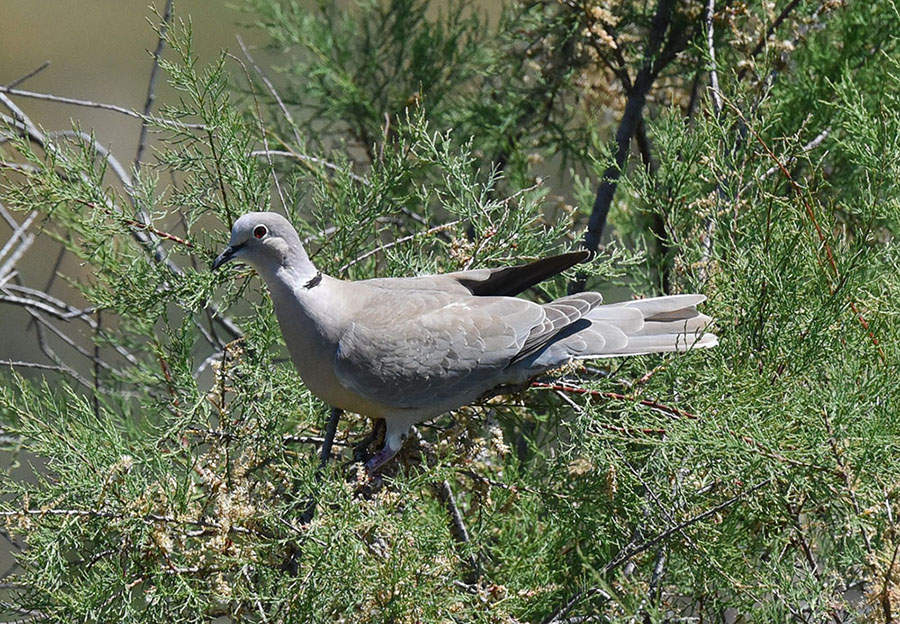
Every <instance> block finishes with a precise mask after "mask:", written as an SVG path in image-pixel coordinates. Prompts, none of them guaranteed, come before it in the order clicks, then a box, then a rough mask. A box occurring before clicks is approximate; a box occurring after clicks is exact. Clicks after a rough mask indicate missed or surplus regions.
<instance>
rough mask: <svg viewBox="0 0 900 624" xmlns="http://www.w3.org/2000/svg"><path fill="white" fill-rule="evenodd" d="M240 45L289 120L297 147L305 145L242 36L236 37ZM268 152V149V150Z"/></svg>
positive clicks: (286, 108) (290, 116)
mask: <svg viewBox="0 0 900 624" xmlns="http://www.w3.org/2000/svg"><path fill="white" fill-rule="evenodd" d="M236 37H237V40H238V44H240V46H241V51H242V52H243V53H244V56H246V57H247V60H248V61H250V65H252V66H253V71H255V72H256V73H257V74H258V75H259V78H260V80H262V81H263V84H264V85H266V88H267V89H268V90H269V93H271V94H272V97H273V98H275V102H276V103H277V104H278V108H279V109H281V114H282V115H284V118H285V119H286V120H287V122H288V125H290V127H291V130H292V131H293V133H294V140H295V141H296V142H297V145H298V146H299V145H300V144H302V143H303V141H302V140H301V138H300V131H299V130H298V129H297V123H296V122H295V121H294V117H293V116H292V115H291V111H289V110H288V107H287V106H285V104H284V100H282V99H281V96H280V95H279V94H278V90H277V89H276V88H275V85H274V84H272V81H271V80H269V77H268V76H267V75H266V72H265V71H263V69H262V68H261V67H260V66H259V65H258V64H257V63H256V60H254V58H253V57H252V56H251V55H250V51H249V50H248V49H247V46H246V45H245V44H244V40H243V39H242V38H241V36H240V35H236ZM266 149H267V150H268V148H266Z"/></svg>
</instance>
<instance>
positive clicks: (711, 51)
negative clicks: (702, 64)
mask: <svg viewBox="0 0 900 624" xmlns="http://www.w3.org/2000/svg"><path fill="white" fill-rule="evenodd" d="M715 12H716V0H707V2H706V53H707V54H708V55H709V86H710V88H711V97H712V103H713V113H714V114H715V116H716V117H718V116H719V115H720V114H721V113H722V96H721V95H720V94H719V72H718V69H717V67H716V37H715V26H714V25H713V16H714V15H715Z"/></svg>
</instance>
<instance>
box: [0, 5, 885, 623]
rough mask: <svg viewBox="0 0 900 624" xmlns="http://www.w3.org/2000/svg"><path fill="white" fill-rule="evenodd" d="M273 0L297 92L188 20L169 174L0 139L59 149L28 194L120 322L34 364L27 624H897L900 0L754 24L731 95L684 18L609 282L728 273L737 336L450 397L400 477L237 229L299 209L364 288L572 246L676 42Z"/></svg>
mask: <svg viewBox="0 0 900 624" xmlns="http://www.w3.org/2000/svg"><path fill="white" fill-rule="evenodd" d="M249 6H250V7H251V8H252V9H253V10H255V11H257V12H258V15H260V22H261V26H262V27H263V28H264V29H265V30H266V32H268V33H269V35H270V36H271V39H272V42H273V46H275V47H276V48H277V49H279V50H280V51H281V52H282V54H283V56H282V57H280V58H282V59H283V60H282V64H283V65H284V70H285V71H284V79H283V82H284V87H283V92H282V95H283V96H285V97H284V99H283V102H284V104H283V105H284V106H285V108H282V105H281V104H279V103H278V102H276V101H275V98H274V97H273V94H272V93H270V92H269V90H268V89H267V88H266V87H265V85H263V84H261V83H260V84H257V83H256V82H255V81H254V82H253V83H248V82H247V77H248V75H249V74H248V73H245V71H244V67H243V66H242V65H243V63H241V62H238V61H236V60H235V58H234V57H232V56H230V55H227V54H223V55H222V56H221V57H220V58H219V59H218V60H217V61H215V62H214V63H212V64H211V65H209V66H208V67H206V66H202V65H201V64H200V63H199V62H198V60H197V59H196V57H195V55H194V53H193V51H192V48H191V32H190V23H189V22H187V23H180V24H177V25H176V26H174V27H173V28H171V29H170V30H169V32H168V35H167V43H168V45H169V46H170V50H171V54H170V55H169V57H168V60H166V61H165V62H164V63H163V68H164V69H165V71H166V72H167V74H168V76H169V80H170V82H171V84H173V85H174V86H175V88H176V89H177V90H178V93H179V94H180V100H179V101H178V102H176V103H172V104H169V105H168V106H167V107H165V108H164V109H163V110H161V111H160V112H159V115H158V116H157V117H156V118H155V121H154V122H153V125H154V126H155V130H156V131H157V132H158V133H159V134H160V137H161V141H160V144H159V147H158V150H157V153H156V157H155V166H153V167H150V166H144V167H142V168H141V171H140V173H139V175H138V176H137V178H136V179H134V180H130V179H129V180H126V179H124V178H123V176H122V175H119V174H117V173H116V171H115V168H114V167H112V162H111V161H110V160H109V159H107V158H106V157H105V156H104V152H103V150H102V149H101V148H102V146H97V145H96V144H95V143H93V140H92V139H91V138H90V137H89V136H85V135H79V137H80V138H76V139H74V140H69V141H56V140H54V139H51V138H49V137H48V136H46V135H40V133H39V132H38V133H37V134H34V133H33V134H32V135H31V136H30V137H25V136H21V132H19V130H21V128H18V127H16V125H15V120H11V121H9V122H8V123H9V124H10V129H11V131H12V132H13V134H16V135H17V138H16V139H15V140H13V141H10V142H8V143H6V144H3V145H2V146H0V149H2V150H3V153H2V154H0V156H2V158H0V160H2V161H3V162H13V161H18V162H22V163H27V164H30V165H32V167H31V168H6V167H5V168H4V172H5V181H4V183H3V191H2V193H3V198H4V199H3V201H4V204H5V205H8V206H9V207H11V208H13V209H15V210H16V211H18V212H19V213H20V214H26V213H28V212H30V211H32V210H36V211H38V212H39V214H40V215H41V218H42V224H43V225H42V227H43V230H44V231H45V232H46V233H48V234H49V235H51V236H54V237H56V239H57V240H58V241H60V243H62V244H63V245H65V247H66V248H67V250H68V252H69V253H71V254H73V255H74V256H75V257H76V258H78V260H79V261H80V262H81V263H83V264H84V265H86V266H89V267H90V269H91V272H90V277H89V278H87V279H80V280H79V279H78V278H77V277H75V276H71V277H70V285H71V286H72V297H73V300H76V301H79V302H80V303H79V305H81V304H83V303H84V302H86V304H87V305H88V306H90V308H87V309H84V310H82V309H79V310H77V311H75V312H73V311H72V310H70V309H69V308H66V310H68V312H65V313H66V314H69V315H70V316H69V317H68V319H62V318H60V319H58V320H59V321H60V323H61V322H62V321H63V320H67V321H68V322H70V323H75V324H79V325H78V327H79V330H84V333H85V335H86V337H87V339H88V340H89V342H90V343H92V344H90V349H93V348H94V346H95V345H96V349H97V350H98V351H97V352H96V353H99V356H100V357H95V358H94V359H92V360H89V361H90V362H91V366H89V367H85V366H83V365H82V366H79V365H76V364H71V365H69V363H67V362H65V361H62V359H60V360H59V361H57V362H56V363H57V364H58V365H59V366H60V368H61V369H62V370H61V371H60V372H59V374H56V373H49V372H48V373H47V375H46V376H45V378H44V379H41V378H40V377H38V376H34V377H29V378H23V377H20V376H18V375H15V374H12V373H3V375H4V383H3V384H2V385H0V427H2V430H3V433H4V437H3V440H4V444H7V445H8V446H9V449H8V450H9V452H10V453H13V454H14V456H15V457H16V458H17V460H18V462H17V463H16V465H14V469H11V471H10V474H9V475H8V478H5V479H4V480H3V481H2V483H0V514H2V516H0V517H2V520H3V530H4V532H6V533H8V534H10V535H11V536H13V537H14V538H16V539H19V540H21V541H22V542H23V544H24V545H25V547H24V548H23V549H22V550H21V551H19V552H18V553H17V557H18V563H19V568H18V569H17V570H16V572H15V574H14V576H13V577H11V578H10V581H11V584H10V587H9V588H6V589H4V592H5V594H4V595H3V596H2V600H3V604H4V605H5V606H6V607H7V608H8V609H9V612H10V614H15V615H24V616H26V617H32V616H34V617H36V619H38V620H40V621H48V622H76V621H84V622H106V621H123V622H158V621H166V620H169V621H173V622H182V621H183V622H194V621H196V622H207V621H212V620H213V619H215V618H216V617H219V616H226V617H227V618H229V621H236V622H276V621H278V622H330V621H354V622H356V621H358V622H444V621H462V622H469V621H473V622H556V623H561V622H576V621H588V620H578V619H575V618H577V617H581V616H596V619H595V620H590V621H610V622H626V621H634V620H635V619H636V618H640V619H642V620H643V621H648V622H651V621H653V622H655V621H683V620H684V619H686V618H701V619H702V620H704V621H735V620H740V621H798V620H802V621H823V620H831V621H857V620H858V621H874V622H878V621H889V620H890V618H891V613H892V612H893V613H896V611H897V609H900V598H898V596H900V583H898V581H897V577H898V576H900V574H898V572H897V570H896V566H897V561H896V559H897V552H898V548H900V542H898V540H897V536H896V529H895V526H894V518H895V515H896V514H897V513H898V512H900V506H898V496H900V485H898V484H900V443H898V440H900V424H898V420H897V417H896V415H897V413H898V407H900V388H898V385H897V384H896V376H897V372H898V363H900V324H898V323H897V318H898V316H900V304H898V302H900V279H898V276H900V252H898V249H897V245H896V243H895V241H894V240H893V236H894V235H895V232H896V231H897V228H898V226H900V213H898V206H900V194H898V191H897V185H896V183H895V180H896V179H897V175H896V173H897V172H896V169H897V164H896V163H898V162H900V141H898V139H897V137H898V136H900V88H898V87H900V57H898V48H897V38H896V36H895V33H897V32H900V30H898V26H900V16H898V14H897V11H896V9H895V7H894V6H893V4H892V3H890V2H877V3H874V4H871V3H870V4H866V5H865V6H864V5H863V4H861V3H851V4H848V5H847V6H843V5H841V4H840V3H830V2H829V3H825V4H822V5H817V4H812V3H799V4H794V3H791V7H792V10H793V11H794V12H793V13H791V12H790V11H789V12H788V14H787V16H786V18H784V19H779V20H778V22H777V23H774V22H773V20H775V19H776V18H777V16H778V15H779V12H780V11H781V10H782V8H783V7H779V8H778V11H775V12H774V13H769V12H768V11H769V9H767V8H765V7H755V6H743V5H742V7H743V8H740V9H739V8H735V7H734V6H732V5H723V6H722V7H718V12H717V13H716V15H715V18H714V20H713V24H714V27H715V29H716V30H715V37H714V41H715V43H716V51H717V61H716V66H715V69H716V72H717V74H718V79H719V81H720V83H721V89H720V92H721V96H722V106H721V109H719V108H718V107H717V105H716V104H715V103H714V100H713V98H711V97H710V96H709V92H708V91H707V90H706V89H705V86H704V85H705V83H706V80H707V78H706V77H707V75H708V72H709V70H710V69H711V67H712V59H711V57H710V55H709V50H708V49H707V47H706V41H707V40H706V31H705V25H704V19H703V16H704V10H705V6H706V3H703V4H702V5H701V4H698V3H690V2H684V3H682V2H676V3H673V6H674V13H673V27H672V30H671V31H670V39H667V42H668V43H667V42H663V45H662V50H663V56H664V54H665V50H667V49H669V48H668V47H667V46H669V45H671V46H672V49H673V50H674V49H675V48H677V47H678V46H681V48H679V50H680V51H678V52H676V53H673V55H672V60H671V64H670V65H666V67H665V70H664V71H662V73H661V75H660V76H659V77H657V80H658V81H659V82H658V83H657V84H658V86H657V90H656V91H654V92H653V93H654V97H651V98H650V101H649V104H648V106H647V108H645V109H644V126H643V130H642V132H646V136H647V137H648V138H649V149H650V157H651V158H650V161H649V162H644V163H641V162H637V161H636V158H633V159H632V160H633V161H635V162H632V163H631V164H630V166H628V167H627V168H626V169H625V171H624V172H623V173H624V177H623V179H622V182H621V184H620V186H619V188H618V191H617V193H616V196H615V201H614V204H613V208H612V211H611V213H610V224H611V226H612V228H613V229H612V233H611V234H608V235H607V239H606V240H607V241H608V244H607V245H606V249H605V251H606V252H607V254H605V255H602V256H601V257H600V258H598V259H597V260H595V261H594V263H593V264H592V265H591V267H590V271H591V274H592V275H591V281H590V285H591V287H596V288H604V289H610V288H611V287H612V286H613V285H619V286H621V278H622V276H623V275H624V274H627V275H628V281H627V282H626V284H627V285H628V286H630V287H631V288H633V289H634V290H635V291H637V292H640V293H641V294H646V295H652V294H657V293H658V292H659V291H661V290H669V291H672V292H703V293H704V294H706V295H707V296H708V297H709V301H708V302H707V303H706V304H704V311H705V312H707V313H708V314H710V315H711V316H713V317H714V318H715V319H716V333H718V334H719V336H720V339H721V344H720V345H719V346H718V347H717V348H716V349H713V350H710V351H705V352H691V353H685V354H676V355H666V356H658V355H657V356H640V357H634V358H630V359H627V360H609V361H605V362H604V365H603V367H602V368H596V367H595V366H588V367H586V368H581V367H579V368H576V367H572V368H571V369H567V370H564V371H561V372H560V374H561V375H562V377H563V384H561V385H557V386H552V387H548V386H546V385H544V386H541V387H532V388H530V389H528V390H527V391H525V392H523V393H521V394H519V395H515V396H511V397H504V398H495V399H492V400H490V401H488V402H486V403H485V404H483V405H481V406H478V407H474V408H465V409H463V410H460V412H459V413H458V414H453V415H447V416H444V417H441V418H439V419H437V420H436V421H435V422H434V423H430V424H427V425H424V426H422V427H421V428H420V433H421V437H422V439H421V440H419V441H416V440H411V441H410V442H409V443H408V444H407V445H406V448H405V449H404V451H403V452H402V453H401V456H400V458H399V460H398V461H397V462H396V463H395V464H393V465H392V466H391V467H390V468H389V469H388V470H387V471H386V474H385V476H384V478H383V481H382V482H380V483H374V484H373V483H370V482H368V481H367V480H366V478H365V476H364V475H363V474H362V472H361V470H360V464H359V462H358V461H354V457H355V449H354V448H353V445H354V444H355V443H357V442H359V441H360V440H361V439H362V438H363V436H364V435H365V434H366V433H367V431H368V428H369V424H368V422H367V421H366V420H365V419H363V418H360V417H358V416H355V415H346V416H345V417H344V418H342V420H341V423H340V427H339V430H338V436H337V445H336V448H335V455H336V457H335V458H333V459H332V461H330V462H329V463H328V464H327V465H326V466H325V468H324V470H322V471H318V470H317V466H318V455H317V448H318V446H317V445H318V442H319V439H320V436H321V432H322V430H323V429H324V422H325V414H326V412H327V406H325V405H323V404H322V403H321V402H320V401H318V400H317V399H316V398H314V397H313V396H311V395H310V394H309V393H308V392H307V391H306V389H305V388H304V387H303V385H302V384H300V383H298V380H297V377H296V374H295V373H294V371H293V368H292V367H291V365H290V363H288V362H286V361H285V359H284V358H283V357H282V352H283V349H282V344H281V336H280V332H279V329H278V326H277V323H276V321H275V318H274V315H273V313H272V309H271V305H270V303H269V301H268V298H267V296H266V294H265V292H264V287H263V286H262V284H261V283H260V281H259V280H258V279H256V278H255V276H254V275H253V274H252V272H250V271H248V270H245V269H237V270H231V271H230V272H229V271H226V272H223V273H215V274H214V273H211V272H210V271H208V270H207V267H208V265H209V263H210V261H211V259H212V258H213V257H214V256H215V254H216V253H217V252H218V251H219V250H220V249H221V248H222V246H223V245H224V243H225V241H226V239H227V231H228V228H229V226H230V224H231V223H232V222H233V221H234V219H235V218H236V217H237V216H238V215H239V214H241V213H243V212H246V211H249V210H260V209H268V207H269V206H273V207H275V208H278V209H282V210H284V211H285V212H286V213H287V214H288V215H289V216H291V218H292V219H293V221H294V222H295V223H296V225H297V227H298V229H299V230H300V231H301V236H303V237H305V238H306V239H307V240H308V241H309V248H310V252H311V255H312V256H313V259H314V261H315V262H316V263H317V265H318V266H320V267H321V268H322V269H323V271H326V272H328V273H329V274H332V275H336V276H339V277H344V278H352V279H361V278H366V277H372V276H383V275H409V274H415V273H422V272H436V271H448V270H459V269H462V268H469V267H471V268H475V267H480V266H489V265H497V264H512V263H517V262H521V261H522V260H523V259H531V258H536V257H540V256H542V255H545V254H548V253H552V252H555V251H559V250H561V249H563V248H571V247H574V246H575V243H574V242H573V241H574V240H576V239H577V238H579V237H580V233H581V231H582V229H583V228H584V222H585V219H586V216H587V214H588V210H589V208H588V207H589V204H590V202H591V201H592V199H593V197H592V196H593V192H594V190H595V188H594V187H595V185H596V181H597V179H598V177H599V176H600V175H602V172H603V171H605V170H606V169H607V167H608V166H609V165H610V163H611V162H613V158H614V156H613V154H614V153H615V145H606V144H604V141H605V140H606V139H605V137H613V136H614V134H615V128H616V124H617V123H618V120H619V118H620V117H621V110H622V107H623V102H624V100H625V99H626V98H625V97H624V95H623V90H622V87H621V84H620V82H617V81H621V78H622V76H623V72H624V75H626V76H633V75H634V73H635V72H637V71H638V70H639V68H640V67H642V65H643V64H644V63H645V62H646V61H647V59H646V58H645V43H646V39H647V38H648V37H652V36H653V34H652V33H653V19H654V14H655V12H656V10H657V5H654V4H649V5H648V4H646V3H637V2H627V1H626V2H610V3H604V4H602V5H600V4H597V3H588V4H587V5H585V6H581V5H576V3H566V2H527V3H522V4H518V5H514V6H510V7H507V8H506V9H505V10H504V12H503V14H502V16H500V17H499V18H498V19H496V20H495V19H493V18H492V19H488V18H486V17H484V16H481V15H480V14H479V13H478V12H477V11H476V10H475V9H474V8H472V7H470V6H468V5H465V4H463V5H460V4H457V3H455V2H454V3H450V4H449V5H448V6H447V7H445V8H443V9H442V10H440V11H439V10H437V9H435V8H434V7H433V6H431V5H429V4H428V3H425V2H412V1H405V0H397V1H396V2H389V1H385V2H381V3H376V2H363V3H360V4H358V5H354V6H353V7H352V9H349V10H339V9H338V8H336V7H335V6H333V5H332V4H330V3H323V4H322V5H321V6H319V7H318V8H317V9H313V10H306V9H301V8H299V7H298V6H297V5H296V4H295V3H288V2H277V1H275V0H271V1H270V0H254V1H253V2H251V3H249ZM660 6H661V5H660ZM769 26H772V27H773V28H774V36H773V38H772V39H771V42H772V43H771V47H766V46H761V47H759V49H758V50H756V48H757V45H756V44H757V42H758V41H759V40H760V38H761V37H762V40H763V41H764V42H766V41H770V40H769V39H767V38H766V32H767V29H768V28H769ZM610 41H612V42H613V43H612V44H611V43H610ZM277 82H278V81H276V83H277ZM279 84H280V83H279ZM616 85H619V86H616ZM695 85H696V87H695ZM279 88H281V87H279ZM692 91H694V93H693V96H691V93H692ZM259 111H265V114H264V115H263V116H262V118H260V116H259V115H258V112H259ZM285 111H287V113H286V112H285ZM197 124H200V125H199V126H198V125H197ZM36 132H37V131H36ZM40 137H43V140H41V138H40ZM269 148H271V150H278V152H285V153H288V156H287V157H284V156H283V154H279V153H271V154H268V155H266V154H265V152H266V151H268V149H269ZM561 163H565V165H561ZM273 175H277V178H276V179H277V183H276V184H273V182H272V181H273ZM548 175H549V176H550V180H549V182H546V181H543V180H544V179H545V178H546V177H547V176H548ZM568 180H574V181H575V186H576V187H578V188H576V189H574V190H573V189H571V188H568V186H565V185H564V183H566V181H568ZM551 189H552V190H551ZM571 194H577V195H578V201H575V200H572V199H567V195H571ZM570 204H577V205H578V206H579V208H573V207H572V206H571V205H570ZM567 277H570V278H571V277H573V276H567ZM565 286H566V284H565V281H564V279H558V280H556V281H554V282H551V283H548V284H546V285H543V286H542V289H543V290H540V291H536V292H534V293H532V295H533V296H536V297H541V298H543V297H552V296H558V295H561V294H564V292H565ZM42 301H46V305H47V306H49V307H52V306H56V305H57V304H56V303H53V302H52V301H50V300H42ZM73 305H74V304H73ZM76 312H77V313H76ZM86 352H87V353H88V355H89V356H90V355H91V351H90V350H86ZM94 361H96V362H97V363H96V365H94ZM89 368H90V369H93V370H88V369H89ZM573 388H577V389H578V392H577V393H576V392H574V391H573ZM448 489H449V491H451V492H452V494H453V498H454V500H455V505H456V506H457V508H458V511H459V513H460V517H461V519H462V524H463V525H464V526H465V528H466V530H467V534H468V537H467V539H466V540H463V539H461V538H460V536H459V533H458V530H459V527H455V528H454V527H453V525H452V524H451V522H450V520H451V516H452V514H450V513H449V512H448V505H447V503H446V500H445V496H444V494H445V492H446V491H447V490H448ZM311 501H315V502H316V513H315V515H314V517H313V518H312V520H311V521H306V518H308V513H309V509H310V503H311Z"/></svg>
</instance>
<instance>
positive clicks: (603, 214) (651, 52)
mask: <svg viewBox="0 0 900 624" xmlns="http://www.w3.org/2000/svg"><path fill="white" fill-rule="evenodd" d="M674 8H675V2H674V0H658V3H657V6H656V13H655V15H654V17H653V20H652V22H651V25H650V33H649V37H648V41H647V46H646V49H645V51H644V63H643V65H642V67H641V69H640V70H639V71H638V73H637V75H636V76H635V78H634V82H633V85H632V89H631V91H630V93H629V94H628V99H627V100H626V102H625V110H624V112H623V113H622V119H621V121H620V122H619V127H618V128H617V130H616V155H615V160H614V162H613V163H612V164H611V165H610V166H609V167H607V168H606V170H605V171H604V172H603V177H602V179H601V181H600V184H599V186H598V187H597V194H596V196H595V198H594V205H593V207H592V208H591V216H590V218H589V219H588V227H587V231H586V232H585V235H584V247H585V249H588V250H589V251H597V249H598V247H599V246H600V238H601V237H602V235H603V230H604V228H605V227H606V219H607V217H608V216H609V209H610V207H611V206H612V200H613V196H614V195H615V192H616V189H617V187H618V181H619V178H620V177H621V175H622V172H623V171H624V169H625V163H626V161H627V160H628V150H629V147H630V145H631V139H632V137H633V136H634V134H635V131H636V130H637V126H638V123H639V121H640V119H641V117H642V116H643V111H644V105H645V104H646V102H647V95H648V94H649V93H650V89H651V88H652V86H653V82H654V80H655V79H656V76H658V75H659V72H660V71H661V70H662V69H663V67H664V66H665V64H666V63H667V62H670V60H671V59H670V58H669V57H671V56H672V54H671V51H670V50H669V49H668V48H669V47H671V45H674V44H673V42H672V41H670V42H669V44H667V47H666V50H663V51H662V52H664V53H665V54H662V53H661V51H660V47H661V46H662V42H663V39H664V36H665V33H666V31H667V30H668V29H669V26H670V24H671V22H672V15H673V12H674ZM673 40H674V38H673ZM673 58H674V57H673ZM586 281H587V280H586V278H585V277H579V278H578V279H576V280H575V281H574V282H573V283H572V284H571V288H570V291H572V292H577V291H580V290H584V286H585V283H586Z"/></svg>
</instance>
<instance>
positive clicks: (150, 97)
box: [134, 0, 173, 174]
mask: <svg viewBox="0 0 900 624" xmlns="http://www.w3.org/2000/svg"><path fill="white" fill-rule="evenodd" d="M172 3H173V1H172V0H166V6H165V9H163V16H162V20H163V21H162V24H160V25H159V38H158V39H157V40H156V49H155V50H154V51H153V65H152V66H151V67H150V80H149V81H148V82H147V98H146V100H144V112H143V115H144V117H148V116H149V115H150V111H151V110H152V109H153V102H154V101H155V100H156V78H157V76H158V74H159V59H160V58H162V53H163V50H164V49H165V47H166V30H168V28H169V24H171V22H172ZM148 130H149V126H148V125H147V120H146V119H142V120H141V133H140V135H139V136H138V145H137V153H136V154H135V156H134V172H135V174H137V173H138V172H140V170H141V159H142V158H143V156H144V148H145V147H146V145H147V131H148Z"/></svg>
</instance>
